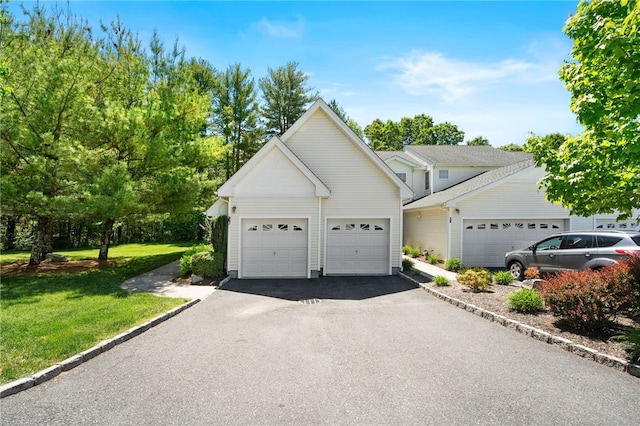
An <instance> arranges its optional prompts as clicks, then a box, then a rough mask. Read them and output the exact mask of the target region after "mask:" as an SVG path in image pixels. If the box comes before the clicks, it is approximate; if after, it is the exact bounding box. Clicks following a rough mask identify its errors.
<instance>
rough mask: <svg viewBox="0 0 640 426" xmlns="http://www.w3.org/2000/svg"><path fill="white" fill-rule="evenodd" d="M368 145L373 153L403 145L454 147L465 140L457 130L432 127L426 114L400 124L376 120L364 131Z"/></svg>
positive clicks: (441, 126) (443, 124) (446, 123)
mask: <svg viewBox="0 0 640 426" xmlns="http://www.w3.org/2000/svg"><path fill="white" fill-rule="evenodd" d="M364 134H365V136H366V137H367V139H369V144H370V145H371V147H372V148H373V149H374V150H376V151H397V150H401V149H402V147H403V146H405V145H457V144H459V143H461V142H462V141H463V140H464V132H463V131H462V130H460V129H459V128H458V126H456V125H454V124H451V123H448V122H444V123H440V124H434V122H433V118H431V117H430V116H428V115H425V114H418V115H416V116H414V117H413V118H411V117H402V118H401V119H400V121H399V122H396V121H392V120H387V121H386V122H383V121H382V120H380V119H375V120H374V121H373V122H372V123H371V124H369V125H368V126H366V127H365V128H364Z"/></svg>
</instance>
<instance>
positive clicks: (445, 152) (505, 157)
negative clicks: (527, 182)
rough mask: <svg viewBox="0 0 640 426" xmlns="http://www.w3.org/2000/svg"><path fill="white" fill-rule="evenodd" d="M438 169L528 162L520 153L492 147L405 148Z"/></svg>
mask: <svg viewBox="0 0 640 426" xmlns="http://www.w3.org/2000/svg"><path fill="white" fill-rule="evenodd" d="M405 149H406V150H407V151H412V152H414V153H416V154H418V155H419V156H421V157H423V158H425V159H426V160H428V161H429V162H431V163H432V164H435V165H436V166H438V167H456V166H461V167H464V166H467V167H490V166H495V167H500V166H506V165H509V164H513V163H517V162H520V161H523V160H528V159H530V158H531V157H532V156H531V154H529V153H526V152H522V151H503V150H501V149H496V148H494V147H492V146H483V145H481V146H467V145H409V146H407V147H405Z"/></svg>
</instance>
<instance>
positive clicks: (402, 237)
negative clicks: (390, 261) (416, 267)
mask: <svg viewBox="0 0 640 426" xmlns="http://www.w3.org/2000/svg"><path fill="white" fill-rule="evenodd" d="M402 201H403V200H402V196H400V215H399V216H400V219H399V220H400V232H399V234H400V248H402V244H403V243H404V211H403V209H402V207H403V204H402ZM389 234H390V235H392V234H391V231H389ZM390 245H391V244H390ZM390 249H391V250H393V245H391V247H390ZM397 256H398V261H399V262H400V264H399V266H398V270H400V268H402V250H400V254H398V255H397ZM391 273H392V274H393V265H391Z"/></svg>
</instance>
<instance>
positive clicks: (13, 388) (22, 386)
mask: <svg viewBox="0 0 640 426" xmlns="http://www.w3.org/2000/svg"><path fill="white" fill-rule="evenodd" d="M198 302H200V299H193V300H191V301H189V302H187V303H185V304H183V305H180V306H177V307H175V308H173V309H171V310H170V311H169V312H165V313H164V314H162V315H159V316H157V317H155V318H153V319H151V320H149V321H147V322H145V323H144V324H140V325H138V326H135V327H132V328H130V329H129V330H127V331H125V332H123V333H120V334H118V335H117V336H115V337H112V338H111V339H107V340H103V341H102V342H100V343H98V344H97V345H95V346H93V347H92V348H89V349H87V350H86V351H84V352H80V353H79V354H77V355H73V356H72V357H69V358H67V359H65V360H64V361H61V362H59V363H57V364H55V365H53V366H51V367H49V368H45V369H44V370H41V371H38V372H37V373H35V374H34V375H32V376H29V377H24V378H22V379H18V380H15V381H13V382H9V383H7V384H4V385H2V386H0V399H1V398H4V397H7V396H9V395H13V394H16V393H18V392H21V391H23V390H26V389H29V388H32V387H34V386H37V385H39V384H40V383H44V382H46V381H47V380H51V379H53V378H54V377H56V376H57V375H59V374H60V373H62V372H65V371H69V370H71V369H72V368H75V367H77V366H79V365H80V364H82V363H84V362H87V361H89V360H90V359H92V358H95V357H96V356H98V355H100V354H101V353H103V352H106V351H108V350H109V349H112V348H113V347H115V346H116V345H119V344H121V343H124V342H126V341H127V340H129V339H131V338H133V337H136V336H138V335H140V334H142V333H144V332H145V331H147V330H149V329H150V328H152V327H155V326H156V325H158V324H160V323H162V322H164V321H166V320H168V319H169V318H172V317H174V316H176V315H178V314H179V313H180V312H182V311H184V310H185V309H187V308H190V307H192V306H193V305H195V304H196V303H198Z"/></svg>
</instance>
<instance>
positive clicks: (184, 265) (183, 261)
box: [180, 244, 211, 277]
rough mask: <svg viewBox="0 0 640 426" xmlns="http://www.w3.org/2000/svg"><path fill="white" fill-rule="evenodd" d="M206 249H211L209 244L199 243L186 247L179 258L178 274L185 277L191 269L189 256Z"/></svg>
mask: <svg viewBox="0 0 640 426" xmlns="http://www.w3.org/2000/svg"><path fill="white" fill-rule="evenodd" d="M206 251H211V246H210V245H209V244H199V245H197V246H193V247H190V248H189V249H187V250H186V251H185V252H184V253H183V254H182V257H181V258H180V275H181V276H183V277H185V276H187V275H188V274H189V273H190V272H191V271H192V269H191V256H193V255H194V254H196V253H202V252H206Z"/></svg>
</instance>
